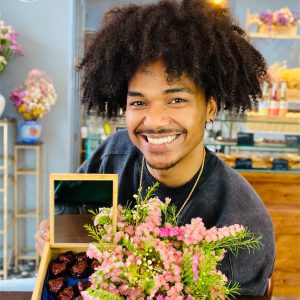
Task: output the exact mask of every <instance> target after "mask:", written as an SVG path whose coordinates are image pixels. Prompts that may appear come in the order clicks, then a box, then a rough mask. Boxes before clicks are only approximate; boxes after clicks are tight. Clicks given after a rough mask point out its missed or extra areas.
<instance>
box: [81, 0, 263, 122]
mask: <svg viewBox="0 0 300 300" xmlns="http://www.w3.org/2000/svg"><path fill="white" fill-rule="evenodd" d="M156 60H162V61H163V62H164V64H165V67H166V73H167V76H168V80H176V79H178V78H180V76H181V75H182V74H183V72H184V73H185V74H187V75H188V76H189V77H190V79H192V80H193V81H194V82H195V84H196V86H197V87H198V88H199V89H201V90H203V91H204V93H205V96H206V99H207V100H208V99H210V98H211V97H213V98H214V99H215V100H216V101H217V104H218V108H219V109H220V108H224V109H226V110H231V111H236V112H238V111H245V110H246V109H251V108H252V107H253V105H256V104H257V98H258V97H260V96H261V88H260V83H261V81H262V80H263V79H264V78H265V77H266V64H265V61H264V58H263V57H262V55H261V54H260V53H259V52H258V51H257V50H256V49H255V48H254V47H253V46H252V45H251V44H250V43H249V42H248V41H247V39H246V35H245V32H244V31H243V30H242V29H241V28H240V27H238V26H236V25H235V24H234V23H233V21H232V18H231V16H230V13H229V11H228V10H226V9H220V8H218V9H217V8H215V7H214V6H212V5H210V4H209V3H207V2H205V1H201V0H183V1H173V0H164V1H159V2H157V3H154V4H146V5H133V4H132V5H129V6H125V7H116V8H113V9H112V10H110V11H109V12H107V13H106V14H105V16H104V18H103V24H102V26H101V28H100V29H99V31H98V33H97V34H96V36H95V38H94V41H93V43H92V45H91V46H90V48H89V50H88V51H87V53H86V55H85V57H84V58H83V60H82V62H81V64H80V66H79V69H81V70H83V83H82V89H83V96H82V103H83V104H86V105H87V108H88V110H90V109H94V110H96V111H97V112H98V113H99V114H100V113H101V112H104V111H106V113H107V114H108V116H109V117H111V116H115V115H117V114H118V111H119V109H120V108H123V109H125V108H126V97H127V87H128V82H129V80H130V79H131V77H132V76H133V74H134V73H135V72H136V71H137V69H138V68H140V67H141V66H144V65H146V64H148V63H151V62H154V61H156Z"/></svg>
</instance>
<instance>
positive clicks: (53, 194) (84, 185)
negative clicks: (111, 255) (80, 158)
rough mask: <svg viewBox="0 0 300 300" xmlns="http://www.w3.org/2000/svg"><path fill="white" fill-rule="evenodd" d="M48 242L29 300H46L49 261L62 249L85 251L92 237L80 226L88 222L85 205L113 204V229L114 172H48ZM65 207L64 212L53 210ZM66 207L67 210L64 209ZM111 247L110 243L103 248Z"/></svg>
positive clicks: (115, 203) (116, 203)
mask: <svg viewBox="0 0 300 300" xmlns="http://www.w3.org/2000/svg"><path fill="white" fill-rule="evenodd" d="M49 193H50V210H49V211H50V241H49V242H48V243H46V245H45V247H44V250H43V254H42V258H41V262H40V265H39V270H38V274H37V280H36V284H35V288H34V291H33V295H32V298H31V299H33V300H41V299H43V300H47V299H51V297H48V296H47V293H46V292H45V290H46V284H45V278H46V274H47V271H48V265H49V263H50V261H51V260H52V259H54V258H56V257H57V256H58V255H59V254H61V253H64V252H66V251H73V252H74V253H78V252H85V251H86V250H87V248H88V244H89V243H90V242H93V240H92V239H91V238H90V237H89V236H88V232H87V231H86V229H85V228H84V227H83V225H84V224H92V223H93V220H92V214H90V213H89V212H88V209H89V208H91V207H92V208H93V209H97V208H99V207H103V206H106V207H113V217H112V222H113V228H114V231H116V228H117V207H118V175H117V174H78V173H76V174H51V175H50V189H49ZM62 207H65V211H64V213H63V214H62V213H57V212H59V211H60V210H61V208H62ZM66 207H68V209H66ZM110 247H113V246H112V245H111V244H107V245H105V246H104V248H105V249H108V248H110Z"/></svg>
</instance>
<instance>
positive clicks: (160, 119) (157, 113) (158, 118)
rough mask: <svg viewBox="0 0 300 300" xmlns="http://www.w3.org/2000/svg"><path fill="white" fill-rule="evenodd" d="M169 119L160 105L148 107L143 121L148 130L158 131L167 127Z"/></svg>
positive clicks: (165, 110)
mask: <svg viewBox="0 0 300 300" xmlns="http://www.w3.org/2000/svg"><path fill="white" fill-rule="evenodd" d="M169 123H170V117H169V115H168V111H167V109H166V108H165V107H164V106H163V105H161V104H153V105H151V106H149V109H148V110H147V113H146V115H145V119H144V125H145V127H146V128H148V129H159V128H162V127H165V126H167V125H169Z"/></svg>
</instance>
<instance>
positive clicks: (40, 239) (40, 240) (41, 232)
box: [34, 220, 50, 256]
mask: <svg viewBox="0 0 300 300" xmlns="http://www.w3.org/2000/svg"><path fill="white" fill-rule="evenodd" d="M34 238H35V241H36V242H35V249H36V252H37V253H38V255H39V256H42V253H43V249H44V246H45V243H46V242H48V241H49V240H50V223H49V220H43V221H42V222H41V223H40V225H39V229H38V231H37V232H36V234H35V236H34Z"/></svg>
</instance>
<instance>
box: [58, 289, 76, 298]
mask: <svg viewBox="0 0 300 300" xmlns="http://www.w3.org/2000/svg"><path fill="white" fill-rule="evenodd" d="M74 296H75V291H74V288H73V287H71V286H68V287H66V288H65V289H63V290H62V291H61V292H60V293H59V294H58V296H57V299H58V300H73V299H74Z"/></svg>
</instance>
